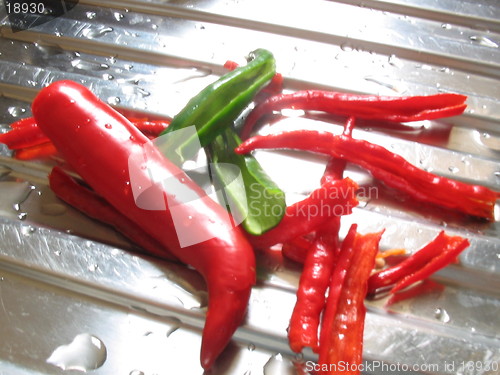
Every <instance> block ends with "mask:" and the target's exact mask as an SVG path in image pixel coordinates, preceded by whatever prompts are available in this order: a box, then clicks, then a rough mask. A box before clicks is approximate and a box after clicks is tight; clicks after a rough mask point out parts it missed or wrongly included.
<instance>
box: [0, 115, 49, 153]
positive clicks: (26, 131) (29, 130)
mask: <svg viewBox="0 0 500 375" xmlns="http://www.w3.org/2000/svg"><path fill="white" fill-rule="evenodd" d="M10 127H11V130H10V131H8V132H7V133H3V134H0V143H4V144H6V145H7V147H8V148H9V149H11V150H17V149H21V148H27V147H32V146H37V145H39V144H42V143H47V142H49V139H48V138H47V136H46V135H45V134H43V132H41V131H40V129H39V128H38V125H37V124H36V122H35V119H34V118H33V117H27V118H24V119H21V120H18V121H16V122H14V123H12V124H11V125H10Z"/></svg>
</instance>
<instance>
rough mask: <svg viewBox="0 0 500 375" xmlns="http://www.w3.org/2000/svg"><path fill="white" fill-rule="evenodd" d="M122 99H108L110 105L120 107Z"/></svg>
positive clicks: (112, 97)
mask: <svg viewBox="0 0 500 375" xmlns="http://www.w3.org/2000/svg"><path fill="white" fill-rule="evenodd" d="M120 102H121V99H120V98H119V97H117V96H111V97H109V98H108V104H110V105H118V104H120Z"/></svg>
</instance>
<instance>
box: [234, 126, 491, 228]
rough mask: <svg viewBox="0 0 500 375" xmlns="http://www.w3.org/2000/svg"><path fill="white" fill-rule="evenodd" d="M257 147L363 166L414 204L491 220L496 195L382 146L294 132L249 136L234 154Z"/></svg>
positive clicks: (339, 137) (330, 136) (329, 134)
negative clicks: (313, 154) (318, 155)
mask: <svg viewBox="0 0 500 375" xmlns="http://www.w3.org/2000/svg"><path fill="white" fill-rule="evenodd" d="M259 148H290V149H297V150H305V151H311V152H318V153H322V154H326V155H330V156H332V157H336V158H339V159H343V160H346V161H348V162H351V163H354V164H357V165H359V166H361V167H363V168H364V169H366V170H368V171H369V172H370V173H371V174H372V175H373V176H374V177H375V178H377V179H379V180H381V181H383V182H384V183H385V184H386V185H388V186H390V187H393V188H395V189H398V190H400V191H403V192H404V193H406V194H408V195H409V196H411V197H413V198H414V199H416V200H418V201H422V202H427V203H432V204H435V205H438V206H440V207H444V208H447V209H453V210H457V211H461V212H463V213H466V214H469V215H473V216H478V217H482V218H486V219H488V220H493V219H494V207H495V203H496V200H497V198H498V196H499V193H497V192H495V191H492V190H490V189H488V188H487V187H484V186H479V185H470V184H467V183H464V182H460V181H456V180H452V179H449V178H446V177H442V176H437V175H435V174H433V173H430V172H427V171H424V170H422V169H419V168H417V167H415V166H414V165H412V164H410V163H409V162H408V161H406V160H405V159H404V158H403V157H401V156H399V155H397V154H394V153H392V152H390V151H389V150H387V149H385V148H383V147H382V146H379V145H376V144H373V143H370V142H368V141H365V140H362V139H354V138H351V137H349V136H345V135H334V134H332V133H329V132H321V131H312V130H297V131H288V132H282V133H279V134H271V135H266V136H255V137H252V138H250V139H248V140H246V141H244V142H243V143H242V144H241V145H240V146H239V147H238V148H236V152H238V153H247V152H250V151H253V150H255V149H259Z"/></svg>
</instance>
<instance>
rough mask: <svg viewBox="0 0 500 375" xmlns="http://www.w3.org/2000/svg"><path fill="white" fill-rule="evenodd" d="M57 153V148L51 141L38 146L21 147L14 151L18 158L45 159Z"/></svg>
mask: <svg viewBox="0 0 500 375" xmlns="http://www.w3.org/2000/svg"><path fill="white" fill-rule="evenodd" d="M56 154H57V149H56V148H55V146H54V145H53V144H52V143H51V142H46V143H41V144H39V145H36V146H32V147H27V148H21V149H19V150H15V151H14V156H15V158H16V159H18V160H33V159H43V158H48V157H51V156H54V155H56Z"/></svg>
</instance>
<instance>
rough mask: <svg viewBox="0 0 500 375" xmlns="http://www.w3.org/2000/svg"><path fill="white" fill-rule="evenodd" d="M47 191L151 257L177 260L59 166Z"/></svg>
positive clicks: (50, 176)
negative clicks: (103, 224) (107, 226)
mask: <svg viewBox="0 0 500 375" xmlns="http://www.w3.org/2000/svg"><path fill="white" fill-rule="evenodd" d="M49 184H50V189H51V190H52V191H53V192H54V194H56V195H57V197H59V198H60V199H62V200H63V201H65V202H66V203H68V204H69V205H70V206H72V207H73V208H76V209H77V210H79V211H81V212H83V213H84V214H85V215H87V216H89V217H91V218H92V219H95V220H98V221H100V222H102V223H105V224H107V225H110V226H112V227H114V228H115V229H116V230H117V231H118V232H120V233H121V234H123V235H124V236H125V237H127V238H128V239H129V240H131V241H132V242H133V243H135V244H137V245H138V246H140V247H141V248H142V249H144V250H145V251H146V252H148V253H149V254H151V255H154V256H157V257H160V258H163V259H167V260H171V261H177V260H178V259H177V257H175V256H174V255H172V254H171V253H170V252H168V251H167V250H166V249H165V248H164V247H162V246H161V245H160V244H159V243H158V242H157V241H155V240H154V239H153V238H152V237H151V236H149V235H148V234H147V233H145V232H144V231H143V230H142V229H141V228H140V227H139V226H138V225H137V224H135V223H134V222H132V221H130V220H129V219H128V218H127V217H126V216H124V215H123V214H121V213H120V212H118V211H117V210H116V209H115V208H114V207H113V206H111V205H110V204H109V203H108V202H106V201H105V200H104V199H103V198H101V197H100V196H99V195H97V194H96V193H94V192H93V191H92V190H90V189H88V188H86V187H84V186H82V185H80V184H79V183H78V182H77V181H76V180H75V179H74V178H72V177H71V176H70V175H68V174H67V173H66V172H64V170H63V169H62V168H60V167H54V168H53V169H52V172H51V173H50V175H49Z"/></svg>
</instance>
